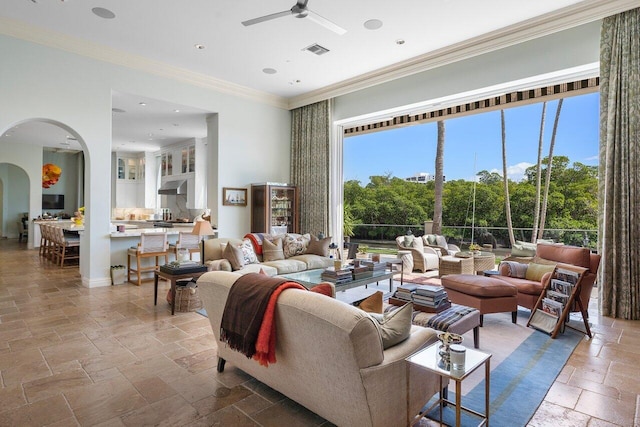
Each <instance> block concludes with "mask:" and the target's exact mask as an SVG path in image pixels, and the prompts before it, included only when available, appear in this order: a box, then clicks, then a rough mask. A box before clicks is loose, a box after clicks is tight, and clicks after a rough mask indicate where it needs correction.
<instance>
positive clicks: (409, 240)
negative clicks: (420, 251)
mask: <svg viewBox="0 0 640 427" xmlns="http://www.w3.org/2000/svg"><path fill="white" fill-rule="evenodd" d="M413 240H414V237H413V235H408V236H404V240H403V243H404V246H405V247H406V248H410V247H411V245H413Z"/></svg>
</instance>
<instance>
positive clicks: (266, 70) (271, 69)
mask: <svg viewBox="0 0 640 427" xmlns="http://www.w3.org/2000/svg"><path fill="white" fill-rule="evenodd" d="M262 72H263V73H265V74H275V73H277V72H278V71H277V70H275V69H273V68H263V69H262Z"/></svg>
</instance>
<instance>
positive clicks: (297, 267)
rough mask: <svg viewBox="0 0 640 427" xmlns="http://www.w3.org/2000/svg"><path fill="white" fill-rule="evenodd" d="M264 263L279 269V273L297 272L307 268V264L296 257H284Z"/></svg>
mask: <svg viewBox="0 0 640 427" xmlns="http://www.w3.org/2000/svg"><path fill="white" fill-rule="evenodd" d="M262 265H267V266H269V267H273V268H275V269H276V270H278V274H287V273H297V272H298V271H304V270H306V269H307V264H305V263H304V262H302V261H298V260H296V259H291V258H290V259H282V260H278V261H269V262H263V263H262Z"/></svg>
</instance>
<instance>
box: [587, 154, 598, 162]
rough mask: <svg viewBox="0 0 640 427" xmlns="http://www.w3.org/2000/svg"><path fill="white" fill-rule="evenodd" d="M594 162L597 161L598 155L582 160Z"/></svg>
mask: <svg viewBox="0 0 640 427" xmlns="http://www.w3.org/2000/svg"><path fill="white" fill-rule="evenodd" d="M594 160H599V157H598V155H595V156H591V157H587V158H585V159H584V161H585V162H592V161H594Z"/></svg>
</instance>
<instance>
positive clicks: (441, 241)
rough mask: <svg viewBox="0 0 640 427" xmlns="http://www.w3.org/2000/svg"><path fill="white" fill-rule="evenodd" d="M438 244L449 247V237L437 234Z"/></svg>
mask: <svg viewBox="0 0 640 427" xmlns="http://www.w3.org/2000/svg"><path fill="white" fill-rule="evenodd" d="M436 246H439V247H441V248H445V249H447V247H448V245H447V238H446V237H444V236H441V235H439V234H438V235H436Z"/></svg>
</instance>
